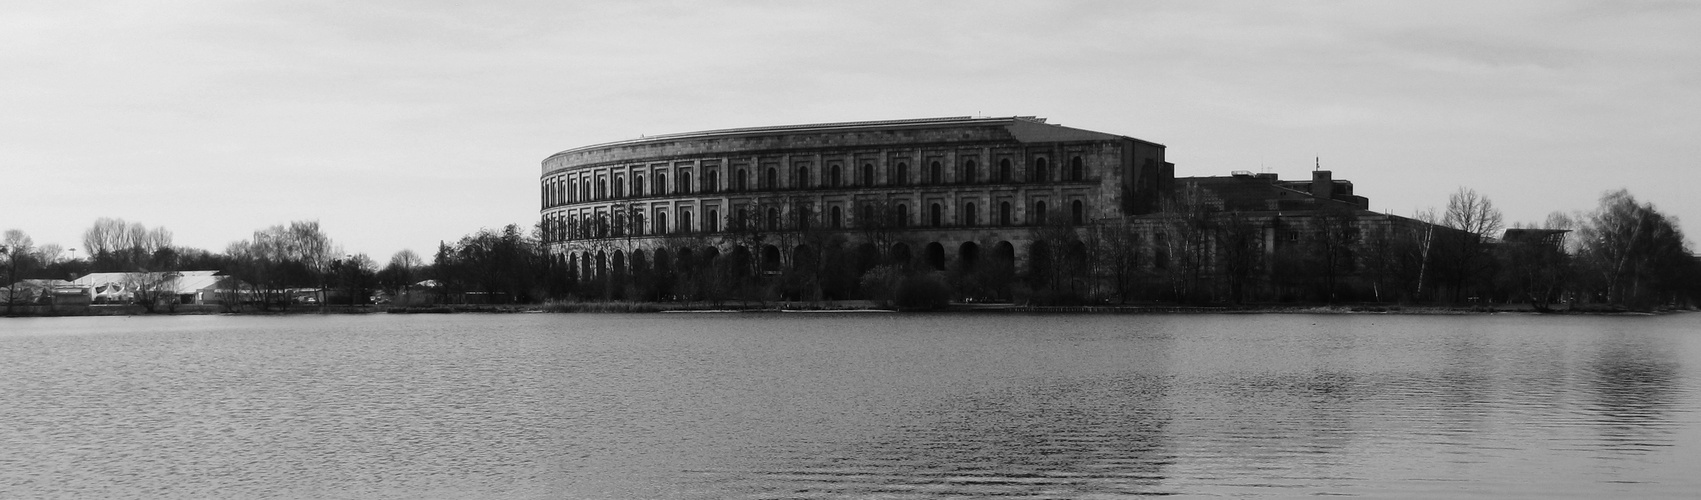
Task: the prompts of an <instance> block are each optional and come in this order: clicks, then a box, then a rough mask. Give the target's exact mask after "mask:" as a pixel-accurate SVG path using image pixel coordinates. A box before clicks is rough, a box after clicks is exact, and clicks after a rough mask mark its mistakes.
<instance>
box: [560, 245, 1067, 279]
mask: <svg viewBox="0 0 1701 500" xmlns="http://www.w3.org/2000/svg"><path fill="white" fill-rule="evenodd" d="M880 250H881V249H879V248H876V247H875V245H873V244H871V243H864V244H861V245H858V246H857V247H855V249H854V250H852V255H853V257H854V259H855V264H856V267H857V271H858V273H862V272H866V271H867V270H869V269H872V268H873V267H874V266H877V265H881V264H898V265H915V266H925V267H926V268H928V269H933V270H940V271H943V270H946V269H947V266H948V265H950V264H951V261H952V260H953V259H954V260H955V262H956V263H957V265H958V266H960V267H961V269H962V270H963V271H974V270H975V269H977V268H978V267H979V266H982V265H986V264H988V262H986V258H987V257H986V256H983V254H984V253H985V252H984V251H983V250H982V248H981V245H980V244H979V243H976V242H972V241H971V242H965V243H962V244H959V245H956V247H955V248H953V249H949V251H948V249H947V247H946V245H945V244H942V243H939V242H932V243H928V244H926V245H923V246H922V248H921V250H920V254H919V255H917V253H916V252H915V251H914V250H913V249H912V248H911V247H910V245H909V244H908V243H901V242H900V243H895V244H893V245H892V246H891V247H890V248H887V249H885V250H886V251H885V252H881V251H880ZM1053 251H1054V250H1053V249H1051V248H1050V247H1049V244H1047V243H1046V242H1043V241H1040V242H1034V243H1032V244H1030V245H1029V246H1028V266H1027V269H1026V271H1027V272H1028V273H1029V274H1031V275H1041V274H1044V273H1046V272H1048V271H1049V269H1048V266H1051V265H1054V263H1055V262H1056V260H1055V259H1053V258H1052V255H1051V253H1052V252H1053ZM1063 251H1064V252H1065V253H1064V256H1065V257H1066V260H1065V262H1084V261H1085V259H1086V258H1087V249H1086V246H1085V244H1083V243H1081V242H1079V241H1075V242H1071V243H1070V244H1069V246H1068V247H1067V248H1065V249H1063ZM789 253H790V255H789V256H782V252H781V250H780V248H779V247H778V246H776V245H762V246H761V247H760V248H759V249H758V250H757V251H756V252H755V253H752V252H751V250H750V249H749V248H747V247H744V246H734V247H732V249H731V250H730V251H729V252H728V255H727V256H726V257H722V255H721V252H720V250H719V249H717V248H714V247H708V248H679V249H675V250H669V249H667V248H657V249H653V250H651V251H648V252H646V251H645V250H633V251H632V252H630V253H627V252H625V251H622V250H613V251H606V250H603V251H597V252H595V253H590V252H573V253H569V254H566V255H562V256H561V257H560V259H561V261H562V263H564V264H566V265H568V266H571V268H572V269H574V270H576V271H578V275H579V276H580V277H581V278H582V279H588V278H591V277H595V276H612V277H614V278H616V279H620V278H622V277H624V276H626V275H627V274H628V273H649V272H655V273H663V274H668V273H691V272H695V271H698V270H704V269H712V268H714V267H715V266H716V265H718V264H723V263H722V260H721V259H723V258H724V259H728V260H726V261H725V262H724V265H727V266H728V267H727V269H728V270H729V271H731V272H732V273H733V275H735V276H748V275H749V274H750V273H751V272H759V273H763V274H774V273H778V272H780V271H781V270H782V269H783V268H785V267H786V266H791V267H793V268H803V269H813V268H816V266H818V265H819V264H820V263H821V260H820V258H821V256H820V253H819V251H818V250H816V249H814V248H811V247H810V246H808V245H798V246H796V247H794V248H792V249H791V251H790V252H789ZM989 257H990V258H991V262H990V264H992V265H997V266H1005V267H1008V268H1009V269H1010V270H1012V271H1014V266H1015V262H1016V249H1015V246H1014V245H1013V244H1011V243H1010V242H1008V241H1000V242H998V243H996V244H994V245H993V246H992V249H991V252H990V256H989Z"/></svg>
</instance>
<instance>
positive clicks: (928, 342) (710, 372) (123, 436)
mask: <svg viewBox="0 0 1701 500" xmlns="http://www.w3.org/2000/svg"><path fill="white" fill-rule="evenodd" d="M1698 320H1701V318H1697V317H1695V316H1694V315H1674V316H1665V317H1646V318H1579V317H1560V318H1554V317H1536V316H1483V317H1407V316H1298V315H1243V316H1242V315H1226V316H1044V315H1038V316H1021V315H923V316H910V315H856V314H843V315H837V314H826V315H820V314H812V315H784V314H779V315H772V314H771V315H750V314H727V315H712V314H691V315H637V316H618V315H585V316H574V315H508V316H474V315H459V316H448V317H395V316H388V317H311V316H305V317H288V318H243V317H185V318H54V319H28V320H16V319H8V320H0V389H3V390H0V422H6V425H4V426H0V497H6V498H14V497H16V498H89V497H155V498H184V497H189V498H466V497H481V498H491V497H494V498H869V497H874V498H981V497H1013V498H1119V497H1129V496H1149V495H1213V496H1214V495H1233V496H1239V495H1261V496H1270V495H1274V496H1302V495H1304V496H1310V495H1364V496H1392V497H1460V496H1478V497H1501V496H1510V495H1521V496H1536V497H1572V498H1598V497H1615V496H1634V497H1685V496H1689V495H1692V494H1693V492H1694V491H1701V479H1698V478H1697V477H1696V475H1695V474H1693V471H1692V470H1691V469H1692V468H1693V465H1692V464H1694V463H1696V462H1697V461H1698V460H1701V419H1698V417H1697V415H1701V402H1698V399H1697V397H1698V395H1701V391H1698V390H1697V389H1698V388H1701V369H1698V368H1697V366H1698V365H1701V331H1698V329H1697V328H1696V326H1697V324H1698V323H1701V321H1698Z"/></svg>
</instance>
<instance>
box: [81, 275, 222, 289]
mask: <svg viewBox="0 0 1701 500" xmlns="http://www.w3.org/2000/svg"><path fill="white" fill-rule="evenodd" d="M142 274H145V273H90V274H88V275H85V276H83V277H81V278H77V280H76V281H74V282H72V283H74V284H76V285H77V286H81V287H88V288H101V287H106V286H108V285H114V284H117V285H124V284H126V282H127V281H131V280H134V279H135V278H136V277H138V276H140V275H142ZM147 274H151V273H147ZM167 274H168V275H169V276H174V279H172V289H173V290H175V291H176V293H189V292H193V291H196V290H206V289H211V288H217V286H218V282H219V280H220V279H221V278H223V276H220V275H219V272H218V271H174V272H171V273H167Z"/></svg>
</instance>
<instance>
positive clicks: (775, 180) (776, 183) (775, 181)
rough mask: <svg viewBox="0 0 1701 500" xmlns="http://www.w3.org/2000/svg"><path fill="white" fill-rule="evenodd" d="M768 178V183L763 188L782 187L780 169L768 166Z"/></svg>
mask: <svg viewBox="0 0 1701 500" xmlns="http://www.w3.org/2000/svg"><path fill="white" fill-rule="evenodd" d="M767 180H768V183H767V184H766V185H764V186H762V187H763V188H765V189H779V188H780V169H777V168H773V167H768V179H767Z"/></svg>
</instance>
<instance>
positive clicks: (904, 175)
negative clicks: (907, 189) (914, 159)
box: [892, 161, 910, 186]
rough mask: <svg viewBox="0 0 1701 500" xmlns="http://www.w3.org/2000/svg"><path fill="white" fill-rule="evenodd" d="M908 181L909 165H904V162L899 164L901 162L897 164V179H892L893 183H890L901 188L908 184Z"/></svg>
mask: <svg viewBox="0 0 1701 500" xmlns="http://www.w3.org/2000/svg"><path fill="white" fill-rule="evenodd" d="M909 181H910V164H908V163H904V162H901V161H900V162H898V177H897V179H894V182H892V183H893V184H896V185H899V186H902V185H904V184H908V183H909Z"/></svg>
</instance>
